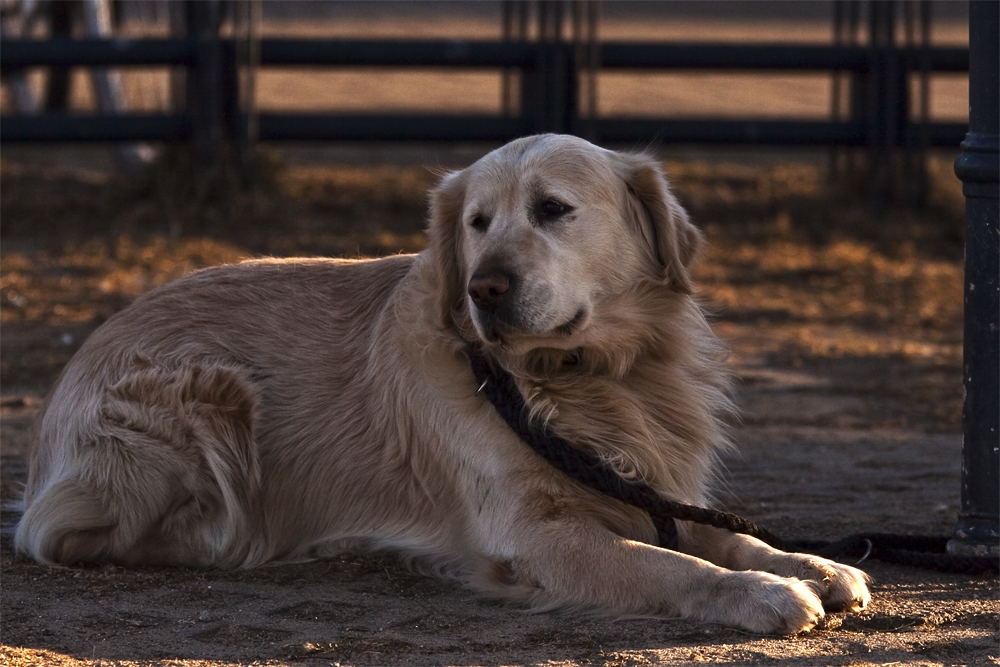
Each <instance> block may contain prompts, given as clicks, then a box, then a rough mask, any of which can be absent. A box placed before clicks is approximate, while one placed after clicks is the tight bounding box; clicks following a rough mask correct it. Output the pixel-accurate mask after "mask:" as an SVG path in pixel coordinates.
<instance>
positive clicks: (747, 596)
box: [712, 572, 824, 635]
mask: <svg viewBox="0 0 1000 667" xmlns="http://www.w3.org/2000/svg"><path fill="white" fill-rule="evenodd" d="M722 585H723V586H725V589H724V592H723V594H722V595H720V596H719V598H718V602H719V605H720V607H721V608H722V610H723V614H724V616H725V618H724V619H719V620H721V622H723V623H725V624H726V625H732V626H736V627H740V628H744V629H746V630H749V631H751V632H756V633H760V634H766V635H790V634H795V633H797V632H805V631H807V630H810V629H812V628H813V627H814V626H815V625H816V624H817V623H819V621H820V620H821V619H822V618H823V615H824V612H823V603H822V602H821V601H820V599H819V597H818V596H817V595H816V590H815V589H814V588H813V586H812V585H810V584H809V583H808V582H804V581H800V580H799V579H792V578H786V577H779V576H776V575H773V574H768V573H766V572H733V573H732V574H731V575H730V576H727V577H725V581H724V582H722ZM712 620H715V619H712Z"/></svg>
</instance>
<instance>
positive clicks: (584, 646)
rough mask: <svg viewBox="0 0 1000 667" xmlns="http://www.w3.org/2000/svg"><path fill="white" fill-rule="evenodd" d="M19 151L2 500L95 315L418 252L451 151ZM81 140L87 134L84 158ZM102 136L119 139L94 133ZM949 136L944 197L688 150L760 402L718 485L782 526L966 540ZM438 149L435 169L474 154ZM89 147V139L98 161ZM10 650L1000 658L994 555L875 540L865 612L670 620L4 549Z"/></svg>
mask: <svg viewBox="0 0 1000 667" xmlns="http://www.w3.org/2000/svg"><path fill="white" fill-rule="evenodd" d="M53 155H54V154H53V153H51V152H48V153H39V152H35V151H31V150H27V149H18V150H10V149H8V150H5V152H4V155H3V159H2V161H0V168H2V171H0V175H2V189H0V204H2V209H0V213H2V216H3V226H2V228H0V231H2V241H3V244H2V254H0V324H2V338H0V382H2V399H0V429H2V430H0V436H2V452H0V454H2V468H0V472H2V480H0V482H2V484H0V494H2V499H3V500H4V501H5V502H6V503H10V502H11V501H13V500H16V497H17V493H18V485H19V484H20V483H22V482H23V481H24V477H25V464H24V453H25V448H26V444H27V441H28V438H29V434H30V428H31V422H32V418H33V416H34V414H35V413H36V411H37V409H38V406H39V403H40V401H41V400H42V397H43V396H44V394H45V393H46V391H47V390H48V389H49V388H50V387H51V385H52V383H53V381H54V379H55V377H56V376H57V374H58V372H59V370H60V369H61V367H62V366H63V365H64V364H65V363H66V361H67V360H68V359H69V358H70V356H71V355H72V353H73V352H74V350H75V349H76V348H77V347H78V346H79V345H80V343H81V341H82V340H83V339H84V338H85V337H86V335H87V334H88V333H89V332H90V331H92V330H93V329H94V328H95V327H96V326H98V325H99V324H100V323H101V322H102V321H103V320H105V319H106V318H107V317H108V316H110V315H111V314H112V313H114V312H116V311H117V310H119V309H121V308H122V307H124V306H125V305H126V304H127V303H128V302H129V301H130V300H131V299H132V298H134V297H135V296H136V295H138V294H140V293H142V292H144V291H146V290H148V289H150V288H151V287H153V286H155V285H158V284H162V283H163V282H165V281H167V280H170V279H172V278H174V277H177V276H179V275H182V274H184V273H186V272H188V271H190V270H193V269H196V268H199V267H202V266H207V265H212V264H217V263H221V262H227V261H234V260H237V259H239V258H241V257H249V256H257V255H261V254H269V255H293V254H309V255H316V254H328V255H346V256H358V255H366V254H386V253H393V252H398V251H416V250H419V249H420V248H421V247H423V243H424V241H423V237H422V234H421V233H420V228H421V224H422V218H423V215H424V193H425V191H426V188H427V187H428V186H429V185H430V184H431V183H432V182H433V180H434V178H435V177H434V174H433V173H432V171H430V170H428V169H426V168H424V167H420V166H411V165H406V164H398V165H386V164H382V165H377V166H368V165H359V164H346V163H342V164H325V165H316V164H305V163H296V162H295V161H294V160H286V159H285V158H283V157H282V156H280V155H278V154H274V153H269V154H267V155H266V156H265V157H266V158H267V159H265V161H264V162H265V163H266V168H265V169H264V170H263V175H262V179H263V180H262V182H263V187H261V188H260V189H259V191H258V192H257V193H256V194H253V195H250V194H246V193H240V192H239V191H237V190H230V191H226V192H222V193H221V194H217V196H216V197H215V198H209V199H206V200H205V201H202V202H201V203H200V204H198V205H195V204H192V203H191V200H190V197H187V196H185V193H184V192H183V191H182V190H180V188H182V185H180V184H178V183H176V182H172V181H171V180H170V179H169V178H168V177H167V176H166V175H165V174H169V173H170V167H169V165H167V166H166V167H162V168H161V170H160V171H158V172H154V175H153V176H151V177H148V178H145V179H143V178H125V177H122V176H120V175H117V174H115V173H114V172H113V171H111V170H107V169H100V168H88V169H83V168H80V166H79V165H80V164H100V162H99V161H93V160H91V158H93V155H85V156H83V157H82V158H80V159H69V157H72V156H69V157H67V155H63V158H66V159H63V160H61V161H60V160H58V159H56V157H53ZM77 157H78V158H79V156H77ZM98 157H99V156H98ZM953 158H954V156H947V155H945V156H936V157H935V158H934V160H933V161H932V163H931V167H932V169H931V183H932V188H931V194H930V197H929V204H928V207H927V208H925V209H923V210H919V211H918V210H910V209H905V208H896V209H889V210H886V211H883V212H880V213H876V212H873V211H872V210H871V209H869V208H868V207H867V205H866V204H865V202H864V200H863V198H860V197H859V196H857V195H856V194H854V193H853V192H852V190H851V188H850V187H849V186H846V185H844V184H843V182H841V183H839V184H836V185H831V184H830V183H829V182H828V179H827V175H826V171H825V169H824V167H823V164H824V163H823V160H822V159H821V156H820V157H817V156H811V157H809V159H807V160H805V161H803V162H797V163H796V162H778V163H775V164H767V163H763V162H759V161H758V162H756V163H746V162H744V163H740V162H733V161H720V160H717V159H701V160H686V161H683V162H679V161H669V160H668V162H667V167H668V170H669V171H670V173H671V175H672V178H673V180H674V182H675V184H676V189H677V193H678V196H679V197H680V199H681V200H682V202H683V203H684V204H685V205H686V206H687V207H688V208H689V210H690V211H691V212H692V215H693V217H694V219H695V220H696V221H697V222H698V224H700V225H701V226H702V227H703V228H704V229H705V230H706V232H707V234H708V235H709V237H710V240H711V243H712V249H711V250H710V251H709V253H708V254H707V256H706V257H705V259H704V261H703V263H702V265H701V267H700V269H699V272H698V278H699V282H700V285H701V290H702V296H703V298H704V299H705V300H706V302H707V303H708V304H710V306H711V307H712V308H713V309H714V310H715V312H716V326H717V328H718V330H719V332H720V333H721V334H722V336H723V337H724V338H725V339H726V340H727V341H728V342H729V343H730V345H731V347H732V355H731V364H732V368H733V371H734V373H735V374H736V375H737V376H738V378H739V380H740V384H739V389H738V396H737V398H738V401H739V403H740V405H741V407H742V409H743V418H742V421H741V423H740V424H738V425H736V426H735V427H734V428H735V439H736V441H737V442H738V443H739V448H740V451H739V454H738V455H734V456H731V457H729V458H728V459H727V461H726V465H727V469H728V472H727V474H726V476H725V480H726V483H725V487H724V488H723V489H722V490H721V492H720V498H721V501H722V504H723V505H724V506H725V507H726V508H727V509H729V510H731V511H736V512H739V513H741V514H743V515H745V516H747V517H748V518H750V519H752V520H754V521H757V522H759V523H761V524H763V525H765V526H767V527H769V528H771V529H772V530H773V531H774V532H777V533H779V534H782V535H784V536H787V537H789V538H799V537H816V538H835V537H838V536H844V535H847V534H850V533H853V532H858V531H863V530H867V531H893V532H908V533H914V534H930V535H946V534H948V533H949V532H950V531H951V528H952V526H953V525H954V523H955V520H956V511H957V509H958V502H959V496H958V494H959V468H960V460H959V452H960V448H961V436H960V420H961V394H962V390H961V383H960V364H961V303H962V293H961V291H962V282H961V257H962V233H961V230H962V224H963V223H962V199H961V193H960V186H959V185H958V183H957V181H956V180H955V179H954V176H953V174H952V173H951V171H950V162H951V160H952V159H953ZM461 159H464V158H461V157H459V158H456V157H455V156H454V155H448V154H444V155H440V156H438V157H437V158H435V161H436V162H435V163H436V164H445V163H448V162H449V161H451V160H461ZM88 160H90V162H88ZM15 521H16V513H15V512H13V511H10V509H9V507H8V509H7V510H5V511H4V513H3V530H2V535H0V572H2V585H3V597H2V606H0V612H2V625H0V633H2V635H0V665H11V666H18V667H20V666H22V665H42V664H45V665H60V666H63V665H65V666H73V667H76V666H82V665H87V666H91V665H199V666H202V665H212V666H216V665H220V666H221V665H245V664H268V665H271V664H274V665H278V664H308V665H314V664H315V665H325V664H331V665H336V664H339V665H655V664H695V663H709V664H717V665H735V664H743V663H751V664H786V665H859V666H860V665H882V664H891V665H988V664H1000V627H998V626H1000V620H998V619H1000V615H998V612H1000V603H998V601H997V592H998V591H997V582H996V579H993V578H983V577H969V576H957V575H942V574H935V573H930V572H925V571H920V570H911V569H906V568H902V567H896V566H890V565H884V564H880V563H878V562H865V563H863V564H862V565H861V567H862V568H863V569H864V570H865V571H867V572H868V573H869V574H870V575H871V576H872V577H873V585H872V604H871V607H870V608H869V609H867V610H865V611H864V612H862V613H858V614H850V615H845V614H832V615H830V617H829V618H828V619H827V621H826V623H825V624H824V625H823V626H822V627H820V628H819V629H816V630H814V631H812V632H809V633H806V634H803V635H800V636H796V637H790V638H776V637H762V636H756V635H750V634H746V633H743V632H739V631H736V630H730V629H726V628H722V627H718V626H708V625H698V624H693V623H688V622H684V621H664V620H650V619H638V620H636V619H632V620H606V619H594V618H581V617H576V616H570V615H566V614H559V613H551V614H528V613H525V612H523V611H521V610H517V609H512V608H509V607H505V606H504V605H502V604H499V603H497V602H495V601H491V600H485V599H480V598H477V597H476V596H474V595H472V594H470V593H469V592H468V591H466V590H464V589H462V588H460V587H457V586H455V585H453V584H451V583H449V582H442V581H438V580H435V579H431V578H427V577H424V576H421V575H417V574H413V573H411V572H408V571H406V570H404V569H402V568H401V567H400V566H399V565H398V564H397V563H396V561H394V560H393V558H392V557H391V556H376V555H348V556H344V557H341V558H335V559H331V560H323V561H318V562H311V563H305V564H297V565H281V566H274V567H266V568H262V569H258V570H253V571H247V572H235V573H234V572H203V571H194V570H186V569H140V570H128V571H127V570H123V569H120V568H103V569H53V568H48V567H43V566H39V565H36V564H34V563H32V562H29V561H28V560H26V559H25V558H23V557H21V556H18V555H15V554H14V553H12V549H11V537H10V531H11V528H12V526H13V523H14V522H15Z"/></svg>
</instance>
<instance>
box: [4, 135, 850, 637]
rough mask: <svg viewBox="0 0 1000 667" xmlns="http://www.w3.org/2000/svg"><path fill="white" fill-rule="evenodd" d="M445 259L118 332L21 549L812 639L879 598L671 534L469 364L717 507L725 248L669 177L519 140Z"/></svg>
mask: <svg viewBox="0 0 1000 667" xmlns="http://www.w3.org/2000/svg"><path fill="white" fill-rule="evenodd" d="M428 233H429V247H428V249H427V250H426V251H424V252H421V253H419V254H416V255H409V256H395V257H388V258H384V259H374V260H357V261H348V260H335V259H329V260H328V259H291V260H260V261H249V262H245V263H241V264H236V265H232V266H223V267H218V268H212V269H208V270H205V271H201V272H198V273H195V274H193V275H191V276H188V277H186V278H183V279H181V280H178V281H176V282H174V283H171V284H169V285H166V286H164V287H162V288H159V289H156V290H153V291H152V292H150V293H148V294H146V295H145V296H143V297H141V298H139V299H137V300H136V301H135V302H134V303H133V304H132V305H131V306H129V307H128V308H126V309H125V310H124V311H122V312H121V313H119V314H118V315H116V316H115V317H113V318H111V319H110V320H108V322H106V323H105V324H104V325H103V326H101V327H100V328H99V329H98V330H97V331H96V332H95V333H94V334H93V336H91V337H90V339H89V340H87V341H86V343H85V344H84V345H83V347H82V348H81V349H80V351H79V352H78V353H77V355H76V356H75V357H74V359H73V360H72V361H71V362H70V363H69V365H68V366H67V367H66V369H65V371H64V372H63V374H62V376H61V378H60V380H59V382H58V384H57V386H56V387H55V389H54V391H53V393H52V395H51V397H50V400H49V402H48V404H47V407H46V409H45V410H44V413H43V415H42V417H41V421H40V425H39V437H38V440H37V443H36V444H35V445H34V448H33V450H32V452H31V454H30V465H29V475H28V481H27V486H26V490H25V497H24V513H23V516H22V518H21V521H20V523H19V525H18V528H17V532H16V545H17V548H18V549H19V550H20V551H22V552H24V553H26V554H29V555H30V556H31V557H33V558H35V559H37V560H38V561H40V562H42V563H51V564H61V565H73V564H78V563H100V562H111V563H117V564H121V565H126V566H131V565H135V566H137V565H146V564H153V565H185V566H192V567H203V568H245V567H252V566H256V565H260V564H262V563H267V562H270V561H279V560H301V559H306V558H317V557H322V556H326V555H332V554H336V553H338V552H343V551H345V550H357V549H367V550H383V551H385V550H388V551H393V552H395V553H398V554H401V555H402V556H403V557H404V558H406V559H408V560H410V561H411V562H413V563H415V564H417V565H419V566H422V567H425V568H427V569H429V570H431V571H434V572H437V573H441V574H443V575H446V576H451V577H455V578H457V579H459V580H461V581H463V582H464V583H465V584H466V585H468V586H469V587H471V588H472V589H474V590H477V591H480V592H485V593H487V594H490V595H494V596H499V597H502V598H506V599H508V600H511V601H514V602H516V603H519V604H521V605H524V606H527V607H529V608H534V609H549V608H568V609H572V610H580V611H588V612H598V613H604V614H610V615H617V616H627V615H640V616H661V617H668V618H689V619H698V620H701V621H707V622H713V623H721V624H726V625H730V626H735V627H739V628H745V629H747V630H750V631H753V632H759V633H794V632H798V631H802V630H807V629H809V628H810V627H812V626H813V625H814V624H816V623H817V622H818V621H819V620H820V618H821V617H822V616H823V615H824V607H825V608H826V609H838V610H842V609H857V608H860V607H863V606H864V605H865V604H866V603H867V602H868V591H867V588H866V585H865V575H864V574H863V573H861V572H860V571H858V570H856V569H854V568H852V567H848V566H845V565H840V564H837V563H834V562H832V561H828V560H824V559H822V558H819V557H817V556H811V555H806V554H795V553H785V552H782V551H778V550H776V549H773V548H771V547H769V546H767V545H765V544H764V543H763V542H760V541H758V540H756V539H754V538H751V537H746V536H741V535H734V534H731V533H729V532H727V531H723V530H718V529H715V528H709V527H705V526H700V525H694V524H689V523H685V522H678V533H679V547H678V549H677V550H668V549H664V548H660V547H659V546H656V543H657V536H656V532H655V530H654V527H653V523H652V521H651V519H650V517H649V515H648V514H647V513H646V512H644V511H642V510H640V509H637V508H635V507H631V506H628V505H625V504H624V503H622V502H620V501H618V500H615V499H613V498H610V497H607V496H604V495H602V494H600V493H599V492H597V491H594V490H591V489H590V488H588V487H585V486H584V485H582V484H581V483H579V482H577V481H575V480H573V479H571V478H570V477H569V476H568V475H566V474H564V473H562V472H560V471H559V470H557V469H555V468H554V467H552V466H551V465H550V464H549V463H547V462H546V461H545V460H544V459H543V458H541V457H540V456H539V455H538V454H536V453H534V451H533V450H532V449H531V448H530V447H529V446H528V445H527V444H525V443H524V442H523V441H521V440H520V439H519V438H518V436H517V435H516V434H515V433H514V431H513V430H512V429H511V428H510V427H508V426H507V424H506V423H505V422H504V421H503V419H502V418H501V417H500V416H499V415H498V413H497V411H496V410H495V409H494V408H493V406H492V405H491V404H490V403H489V402H488V401H487V399H486V398H485V397H484V395H483V394H482V393H478V392H477V382H476V380H475V378H474V375H473V372H472V370H470V357H469V349H470V345H478V346H480V347H481V349H482V350H483V351H484V352H485V353H486V354H487V355H489V356H490V357H491V358H492V359H493V363H496V364H499V365H500V366H502V367H503V368H504V369H505V370H506V371H507V372H508V373H509V374H510V375H511V376H512V377H513V378H514V380H515V382H516V384H517V386H518V388H519V390H520V392H521V393H522V394H523V396H524V397H525V400H526V402H527V404H528V406H529V408H530V411H531V413H532V414H533V415H534V418H535V419H539V420H543V421H544V422H545V423H546V424H547V425H548V426H549V427H550V428H551V429H552V430H553V431H554V432H555V433H556V434H557V435H559V436H560V437H562V438H565V439H566V440H568V441H569V442H571V443H573V444H574V446H575V447H577V448H579V449H580V450H583V451H584V452H587V453H589V454H591V455H593V456H596V457H599V458H600V459H602V460H604V461H605V462H607V464H608V465H610V466H612V467H613V468H614V469H615V470H616V471H617V472H618V473H620V474H621V475H623V476H625V477H628V478H631V479H638V480H641V481H643V482H645V483H646V484H648V485H649V486H650V487H652V488H653V489H655V491H656V492H657V493H658V494H660V495H661V496H663V497H665V498H668V499H671V500H676V501H681V502H684V503H689V504H695V505H702V506H705V505H707V504H708V503H709V502H710V500H711V498H710V495H709V494H710V487H711V484H712V480H713V467H714V465H715V463H716V457H717V453H718V452H719V451H720V448H722V447H725V446H726V443H727V440H726V436H725V432H724V427H723V420H724V419H725V418H726V413H727V412H729V411H730V410H731V404H730V402H729V400H728V399H727V391H728V389H727V387H728V379H727V374H726V371H725V368H724V365H723V363H722V361H721V346H720V343H719V341H718V340H717V339H716V338H715V337H714V335H713V333H712V331H711V329H710V328H709V325H708V323H707V322H706V318H705V315H704V313H703V310H702V308H701V307H700V306H699V304H698V302H697V300H696V299H695V298H694V297H693V296H692V293H693V289H694V288H693V285H692V279H691V273H690V272H691V267H692V262H693V261H694V260H695V258H696V256H697V255H698V252H699V248H700V247H701V245H702V237H701V235H700V233H699V232H698V231H697V229H696V228H695V227H694V226H693V225H692V224H691V223H690V222H689V221H688V218H687V216H686V214H685V212H684V211H683V209H682V208H681V207H680V205H679V204H678V203H677V201H676V200H675V199H674V197H673V196H672V195H671V193H670V191H669V189H668V186H667V182H666V180H665V177H664V175H663V173H662V171H661V169H660V166H659V164H658V163H657V162H655V161H654V160H653V159H651V158H650V157H648V156H645V155H636V154H625V153H618V152H613V151H609V150H604V149H602V148H598V147H597V146H594V145H592V144H590V143H588V142H586V141H583V140H581V139H578V138H575V137H569V136H559V135H542V136H534V137H528V138H524V139H519V140H517V141H514V142H512V143H510V144H507V145H506V146H504V147H502V148H500V149H498V150H496V151H493V152H492V153H490V154H488V155H486V156H485V157H484V158H482V159H481V160H479V161H478V162H476V163H475V164H473V165H472V166H470V167H468V168H467V169H464V170H461V171H458V172H455V173H452V174H449V175H447V176H445V177H444V178H443V179H442V181H441V183H440V185H439V186H438V187H437V188H436V189H435V190H434V192H433V193H432V194H431V210H430V223H429V230H428Z"/></svg>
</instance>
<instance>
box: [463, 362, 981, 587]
mask: <svg viewBox="0 0 1000 667" xmlns="http://www.w3.org/2000/svg"><path fill="white" fill-rule="evenodd" d="M469 361H470V365H471V366H472V371H473V373H474V374H475V376H476V382H477V383H478V387H479V389H478V390H477V392H476V393H484V394H485V395H486V398H487V399H488V400H489V401H490V403H492V404H493V407H494V408H495V409H496V411H497V412H498V413H499V414H500V416H501V417H502V418H503V420H504V421H505V422H506V423H507V425H508V426H510V428H511V429H512V430H513V431H514V432H515V433H516V434H517V435H518V437H520V438H521V440H523V441H524V442H525V443H527V444H528V445H529V446H530V447H531V448H532V449H533V450H534V451H535V453H537V454H538V455H540V456H541V457H543V458H544V459H545V460H546V461H548V462H549V463H550V464H551V465H552V466H553V467H555V468H557V469H558V470H560V471H562V472H564V473H565V474H567V475H569V476H570V477H572V478H573V479H575V480H577V481H579V482H581V483H583V484H585V485H587V486H589V487H590V488H592V489H595V490H597V491H600V492H601V493H603V494H605V495H608V496H611V497H612V498H617V499H618V500H620V501H622V502H624V503H627V504H629V505H634V506H636V507H639V508H641V509H643V510H645V511H646V512H648V513H649V515H650V518H652V520H653V525H654V526H655V527H656V534H657V540H658V542H659V546H661V547H663V548H664V549H670V550H673V551H677V550H678V539H677V527H676V525H675V523H674V521H675V520H681V521H691V522H694V523H699V524H704V525H709V526H714V527H715V528H722V529H725V530H728V531H730V532H733V533H740V534H743V535H750V536H751V537H755V538H757V539H759V540H761V541H762V542H765V543H766V544H769V545H770V546H772V547H774V548H776V549H781V550H783V551H804V552H807V553H813V554H816V555H819V556H824V557H827V558H838V557H848V556H853V557H860V560H859V561H858V562H861V560H864V559H866V558H873V559H877V560H881V561H884V562H889V563H896V564H899V565H909V566H911V567H920V568H924V569H931V570H938V571H941V572H951V573H957V574H983V573H991V572H992V573H997V572H998V571H1000V561H998V560H997V559H994V558H972V557H958V556H951V555H948V554H946V553H944V551H945V545H946V544H947V542H948V538H946V537H919V536H911V535H892V534H887V533H873V534H859V535H852V536H850V537H847V538H844V539H842V540H838V541H836V542H822V541H792V542H789V541H786V540H782V539H781V538H779V537H777V536H776V535H774V534H772V533H771V532H769V531H767V530H765V529H763V528H761V527H760V526H758V525H756V524H754V523H752V522H750V521H747V520H746V519H744V518H743V517H740V516H738V515H736V514H731V513H729V512H721V511H718V510H713V509H708V508H705V507H696V506H694V505H685V504H684V503H678V502H674V501H672V500H667V499H665V498H662V497H660V495H659V494H657V493H656V491H654V490H653V489H652V488H651V487H650V486H649V485H647V484H645V483H643V482H639V481H634V480H629V479H625V478H623V477H621V476H620V475H619V474H618V473H616V472H615V471H614V470H613V469H611V468H610V467H609V466H608V465H607V464H606V463H604V462H603V461H602V460H601V459H599V458H597V457H596V456H592V455H590V454H587V453H586V452H582V451H580V450H579V449H576V448H575V447H573V446H572V445H571V444H570V443H569V442H567V441H566V440H564V439H563V438H561V437H559V436H558V435H556V434H555V433H553V432H552V431H551V430H549V429H547V428H545V427H544V425H543V424H540V423H539V422H538V421H537V420H533V419H531V417H530V414H529V411H528V406H527V404H526V403H525V401H524V397H523V396H522V395H521V392H520V391H519V390H518V388H517V385H516V384H515V382H514V378H512V377H511V376H510V374H509V373H507V371H505V370H504V369H503V368H502V367H501V366H500V364H499V363H497V362H496V361H495V360H493V359H491V358H489V357H487V356H486V355H485V354H484V353H483V351H482V349H481V348H480V347H479V346H478V345H472V346H470V347H469Z"/></svg>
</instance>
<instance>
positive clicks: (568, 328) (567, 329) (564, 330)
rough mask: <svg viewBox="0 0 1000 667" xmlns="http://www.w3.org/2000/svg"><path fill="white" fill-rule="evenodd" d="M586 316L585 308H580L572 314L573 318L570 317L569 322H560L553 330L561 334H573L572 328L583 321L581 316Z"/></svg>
mask: <svg viewBox="0 0 1000 667" xmlns="http://www.w3.org/2000/svg"><path fill="white" fill-rule="evenodd" d="M586 316H587V309H586V308H581V309H580V310H579V311H577V313H576V315H574V316H573V319H571V320H570V321H569V322H566V323H565V324H560V325H559V326H557V327H556V328H555V332H556V333H557V334H561V335H563V336H571V335H573V330H574V329H576V328H577V327H579V326H580V323H581V322H583V318H585V317H586Z"/></svg>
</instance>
